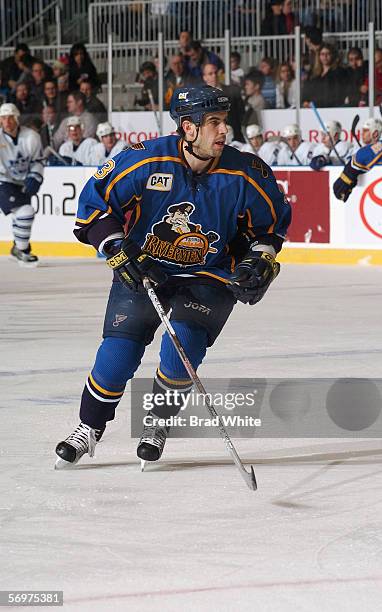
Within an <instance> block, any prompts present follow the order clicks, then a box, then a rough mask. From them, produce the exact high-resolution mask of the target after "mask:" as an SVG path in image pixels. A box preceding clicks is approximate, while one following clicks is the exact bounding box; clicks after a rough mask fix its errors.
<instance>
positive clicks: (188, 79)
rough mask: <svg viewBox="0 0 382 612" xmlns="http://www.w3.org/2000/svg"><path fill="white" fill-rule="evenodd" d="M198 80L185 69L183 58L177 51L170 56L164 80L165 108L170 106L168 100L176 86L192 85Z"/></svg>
mask: <svg viewBox="0 0 382 612" xmlns="http://www.w3.org/2000/svg"><path fill="white" fill-rule="evenodd" d="M197 83H198V81H197V80H196V79H195V78H194V77H192V76H191V75H190V74H189V72H188V71H187V68H186V65H185V62H184V58H183V56H182V55H181V54H180V53H179V54H178V55H173V56H172V57H171V58H170V70H169V71H168V73H167V77H166V81H165V94H164V103H165V107H166V108H170V101H171V97H172V94H173V92H174V90H175V89H176V88H177V87H193V86H195V85H196V84H197Z"/></svg>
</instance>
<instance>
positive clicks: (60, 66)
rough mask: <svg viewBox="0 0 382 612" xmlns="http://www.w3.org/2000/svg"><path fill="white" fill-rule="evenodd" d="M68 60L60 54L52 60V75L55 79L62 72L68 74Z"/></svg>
mask: <svg viewBox="0 0 382 612" xmlns="http://www.w3.org/2000/svg"><path fill="white" fill-rule="evenodd" d="M65 62H66V63H65ZM68 62H69V58H67V60H66V58H65V57H63V56H61V58H60V59H58V60H56V61H55V62H53V66H52V70H53V77H54V78H55V79H56V80H57V79H58V78H59V77H60V76H62V75H63V74H68V70H69V67H68Z"/></svg>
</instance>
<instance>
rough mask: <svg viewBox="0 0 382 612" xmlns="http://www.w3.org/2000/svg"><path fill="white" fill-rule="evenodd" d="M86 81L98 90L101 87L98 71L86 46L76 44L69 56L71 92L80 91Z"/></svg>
mask: <svg viewBox="0 0 382 612" xmlns="http://www.w3.org/2000/svg"><path fill="white" fill-rule="evenodd" d="M84 79H88V80H89V81H90V82H91V83H92V85H93V87H94V88H95V89H96V90H97V88H98V87H99V80H98V76H97V70H96V68H95V66H94V64H93V62H92V61H91V59H90V56H89V53H88V52H87V50H86V47H85V45H84V44H82V43H76V44H75V45H73V46H72V48H71V49H70V54H69V91H75V90H76V89H78V88H79V86H80V84H81V81H83V80H84Z"/></svg>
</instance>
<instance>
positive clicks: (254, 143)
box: [242, 123, 280, 166]
mask: <svg viewBox="0 0 382 612" xmlns="http://www.w3.org/2000/svg"><path fill="white" fill-rule="evenodd" d="M246 136H247V139H248V141H249V142H248V144H246V145H244V146H243V148H242V152H243V153H244V152H247V153H254V154H255V155H258V156H259V157H261V159H262V160H264V161H265V163H266V164H268V166H275V165H277V157H278V154H279V151H280V144H279V143H278V142H268V141H266V140H264V135H263V130H262V129H261V127H260V126H259V125H256V124H255V123H253V124H252V125H248V126H247V129H246Z"/></svg>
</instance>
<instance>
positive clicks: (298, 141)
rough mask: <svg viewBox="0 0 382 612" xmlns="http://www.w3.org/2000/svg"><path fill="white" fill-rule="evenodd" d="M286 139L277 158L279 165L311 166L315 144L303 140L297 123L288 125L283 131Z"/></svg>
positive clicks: (282, 133)
mask: <svg viewBox="0 0 382 612" xmlns="http://www.w3.org/2000/svg"><path fill="white" fill-rule="evenodd" d="M281 136H282V138H284V139H285V142H284V144H283V146H282V147H281V148H280V152H279V154H278V158H277V165H278V166H309V164H310V160H311V159H312V153H313V146H312V145H311V144H310V143H309V142H305V141H304V140H302V136H301V130H300V128H299V127H298V125H297V124H296V123H292V124H291V125H287V126H286V127H285V128H284V129H283V131H282V132H281Z"/></svg>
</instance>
